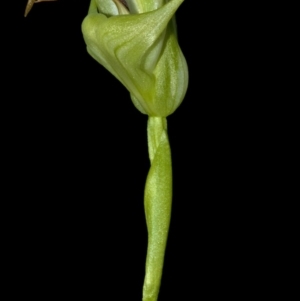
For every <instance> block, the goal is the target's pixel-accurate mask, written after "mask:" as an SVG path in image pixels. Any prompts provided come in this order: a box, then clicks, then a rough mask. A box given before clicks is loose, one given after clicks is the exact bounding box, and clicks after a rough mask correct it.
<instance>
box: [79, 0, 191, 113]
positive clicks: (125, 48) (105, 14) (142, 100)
mask: <svg viewBox="0 0 300 301" xmlns="http://www.w3.org/2000/svg"><path fill="white" fill-rule="evenodd" d="M182 2H183V0H172V1H166V0H127V1H126V2H125V1H124V0H123V1H120V0H119V1H118V0H115V1H113V0H92V2H91V6H90V10H89V14H88V16H87V17H86V18H85V20H84V22H83V24H82V31H83V36H84V39H85V42H86V44H87V50H88V52H89V54H90V55H91V56H92V57H93V58H94V59H95V60H97V61H98V62H99V63H100V64H101V65H103V66H104V67H105V68H106V69H107V70H108V71H109V72H111V73H112V74H113V75H114V76H115V77H116V78H117V79H118V80H119V81H120V82H121V83H122V84H123V85H124V86H125V87H126V88H127V90H128V91H129V92H130V95H131V99H132V101H133V103H134V105H135V106H136V108H137V109H138V110H139V111H141V112H142V113H144V114H148V115H149V116H159V117H166V116H168V115H170V114H172V113H173V112H174V111H175V110H176V109H177V108H178V106H179V105H180V103H181V102H182V100H183V98H184V96H185V93H186V89H187V84H188V71H187V64H186V61H185V58H184V56H183V54H182V52H181V50H180V47H179V45H178V42H177V35H176V27H175V21H174V18H173V19H172V17H173V15H174V13H175V11H176V10H177V8H178V7H179V5H180V4H181V3H182ZM124 3H126V6H125V5H124ZM171 19H172V20H171Z"/></svg>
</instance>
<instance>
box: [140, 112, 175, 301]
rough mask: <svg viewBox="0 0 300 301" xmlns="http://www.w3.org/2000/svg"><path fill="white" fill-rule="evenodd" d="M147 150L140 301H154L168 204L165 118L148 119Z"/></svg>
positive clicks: (169, 166)
mask: <svg viewBox="0 0 300 301" xmlns="http://www.w3.org/2000/svg"><path fill="white" fill-rule="evenodd" d="M148 147H149V156H150V161H151V167H150V170H149V173H148V177H147V181H146V187H145V213H146V222H147V228H148V249H147V259H146V275H145V281H144V287H143V301H157V298H158V293H159V288H160V282H161V276H162V270H163V263H164V255H165V249H166V244H167V238H168V231H169V225H170V218H171V205H172V162H171V150H170V145H169V140H168V134H167V120H166V118H164V117H149V120H148Z"/></svg>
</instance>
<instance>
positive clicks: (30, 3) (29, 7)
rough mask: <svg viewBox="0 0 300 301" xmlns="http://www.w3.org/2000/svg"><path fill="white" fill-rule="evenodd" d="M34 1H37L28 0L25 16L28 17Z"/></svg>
mask: <svg viewBox="0 0 300 301" xmlns="http://www.w3.org/2000/svg"><path fill="white" fill-rule="evenodd" d="M34 2H35V0H28V2H27V5H26V9H25V14H24V17H26V16H27V15H28V14H29V12H30V11H31V9H32V6H33V4H34Z"/></svg>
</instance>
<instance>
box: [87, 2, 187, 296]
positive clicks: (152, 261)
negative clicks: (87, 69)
mask: <svg viewBox="0 0 300 301" xmlns="http://www.w3.org/2000/svg"><path fill="white" fill-rule="evenodd" d="M182 2H183V0H92V1H91V4H90V8H89V12H88V15H87V17H86V18H85V19H84V21H83V23H82V32H83V36H84V40H85V42H86V45H87V51H88V53H89V54H90V55H91V56H92V57H93V58H94V59H95V60H96V61H97V62H99V63H100V64H101V65H102V66H104V67H105V68H106V69H107V70H108V71H109V72H110V73H112V74H113V75H114V76H115V77H116V78H117V79H118V80H119V81H120V82H121V83H122V84H123V85H124V86H125V87H126V88H127V90H128V91H129V93H130V96H131V99H132V102H133V104H134V105H135V107H136V108H137V109H138V110H139V111H140V112H142V113H143V114H147V115H148V116H149V119H148V146H149V157H150V162H151V168H150V171H149V173H148V176H147V180H146V187H145V199H144V204H145V213H146V223H147V229H148V250H147V259H146V275H145V281H144V287H143V301H156V300H157V298H158V293H159V288H160V282H161V276H162V269H163V261H164V253H165V248H166V243H167V237H168V230H169V224H170V217H171V203H172V163H171V150H170V145H169V140H168V134H167V120H166V117H167V116H169V115H170V114H172V113H173V112H174V111H175V110H176V109H177V108H178V106H179V105H180V103H181V102H182V100H183V98H184V96H185V93H186V90H187V85H188V68H187V64H186V61H185V58H184V56H183V54H182V52H181V50H180V47H179V45H178V41H177V33H176V24H175V18H174V14H175V12H176V10H177V9H178V7H179V6H180V5H181V3H182ZM112 97H113V94H112Z"/></svg>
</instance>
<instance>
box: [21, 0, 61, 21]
mask: <svg viewBox="0 0 300 301" xmlns="http://www.w3.org/2000/svg"><path fill="white" fill-rule="evenodd" d="M45 1H56V0H28V2H27V5H26V9H25V14H24V17H26V16H27V15H28V14H29V12H30V11H31V9H32V6H33V4H34V3H39V2H45Z"/></svg>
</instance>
